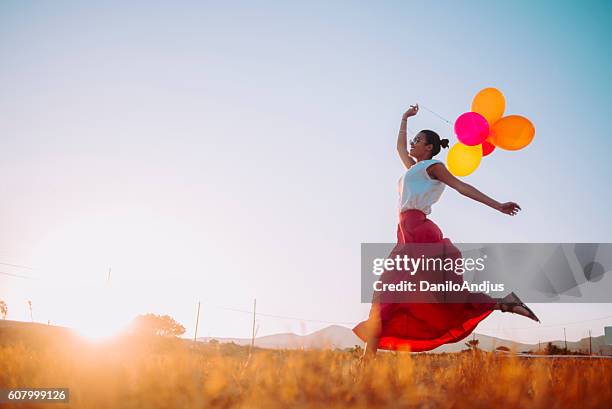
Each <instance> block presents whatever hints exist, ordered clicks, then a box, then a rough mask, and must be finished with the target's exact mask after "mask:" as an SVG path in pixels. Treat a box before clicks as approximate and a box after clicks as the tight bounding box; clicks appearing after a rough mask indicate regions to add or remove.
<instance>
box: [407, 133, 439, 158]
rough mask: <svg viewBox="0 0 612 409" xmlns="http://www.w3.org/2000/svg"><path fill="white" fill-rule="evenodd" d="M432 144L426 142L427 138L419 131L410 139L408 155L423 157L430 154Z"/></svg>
mask: <svg viewBox="0 0 612 409" xmlns="http://www.w3.org/2000/svg"><path fill="white" fill-rule="evenodd" d="M432 149H433V145H432V144H428V143H427V139H426V138H425V135H424V134H423V133H422V132H419V133H418V134H416V135H415V136H414V138H412V140H411V141H410V156H412V157H415V158H419V159H420V158H424V157H429V156H431V150H432Z"/></svg>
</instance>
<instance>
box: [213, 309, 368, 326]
mask: <svg viewBox="0 0 612 409" xmlns="http://www.w3.org/2000/svg"><path fill="white" fill-rule="evenodd" d="M214 307H215V308H218V309H220V310H226V311H234V312H241V313H244V314H253V311H249V310H241V309H239V308H230V307H222V306H219V305H215V306H214ZM257 316H263V317H269V318H278V319H285V320H294V321H304V322H317V323H321V324H340V325H355V324H357V322H349V321H345V322H338V321H324V320H315V319H309V318H301V317H290V316H286V315H276V314H266V313H263V312H258V313H257Z"/></svg>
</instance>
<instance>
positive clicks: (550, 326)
mask: <svg viewBox="0 0 612 409" xmlns="http://www.w3.org/2000/svg"><path fill="white" fill-rule="evenodd" d="M609 318H612V315H607V316H605V317H601V318H593V319H589V320H582V321H574V322H565V323H561V324H551V325H538V326H535V327H520V328H486V327H485V328H480V329H481V330H485V331H498V330H504V331H505V330H513V331H514V330H522V329H531V330H533V329H539V328H557V327H563V326H565V325H575V324H584V323H585V322H593V321H601V320H605V319H609Z"/></svg>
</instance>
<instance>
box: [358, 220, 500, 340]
mask: <svg viewBox="0 0 612 409" xmlns="http://www.w3.org/2000/svg"><path fill="white" fill-rule="evenodd" d="M397 243H398V245H401V244H406V243H436V246H435V247H437V248H438V250H439V253H444V254H454V255H455V256H456V255H459V256H461V252H460V251H459V249H457V247H455V246H454V245H453V244H452V242H451V241H450V240H449V239H448V238H444V237H443V235H442V231H441V230H440V229H439V228H438V226H437V225H436V224H435V223H434V222H432V221H431V220H429V219H428V218H427V216H426V215H425V213H423V212H421V211H420V210H416V209H410V210H406V211H404V212H402V213H401V214H400V221H399V224H398V227H397ZM453 275H454V274H453ZM466 300H467V301H468V302H462V303H439V302H438V303H405V302H400V303H397V302H393V303H385V302H384V300H382V301H380V302H377V303H376V304H377V305H378V307H379V309H378V311H379V314H380V315H379V317H380V322H377V325H376V326H375V328H376V329H375V331H376V333H377V335H378V339H379V341H378V348H379V349H387V350H410V351H413V352H419V351H429V350H432V349H434V348H436V347H438V346H440V345H443V344H449V343H453V342H457V341H460V340H462V339H464V338H465V337H467V336H468V335H469V334H470V333H472V331H473V330H474V329H475V328H476V326H477V325H478V323H479V322H480V321H482V320H483V319H485V318H486V317H487V316H488V315H489V314H491V312H493V307H494V306H495V303H496V301H495V300H494V299H493V298H491V297H489V296H488V295H486V294H481V293H470V294H469V296H468V298H467V299H466ZM472 301H474V302H472ZM373 311H374V304H373ZM370 317H372V312H371V313H370ZM371 319H372V318H370V320H371ZM372 328H373V326H372V323H371V322H370V323H369V324H368V321H363V322H361V323H359V324H358V325H357V326H356V327H355V328H353V332H354V333H355V334H356V335H357V336H358V337H359V338H361V339H362V340H363V341H364V342H366V341H367V339H368V331H372Z"/></svg>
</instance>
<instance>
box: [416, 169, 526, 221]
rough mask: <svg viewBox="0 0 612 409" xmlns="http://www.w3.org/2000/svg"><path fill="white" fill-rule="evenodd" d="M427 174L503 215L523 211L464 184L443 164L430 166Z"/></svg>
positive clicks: (516, 205)
mask: <svg viewBox="0 0 612 409" xmlns="http://www.w3.org/2000/svg"><path fill="white" fill-rule="evenodd" d="M427 173H429V175H430V176H431V177H433V178H435V179H438V180H439V181H440V182H443V183H446V184H447V185H448V186H450V187H452V188H453V189H455V190H456V191H457V192H459V193H461V194H462V195H464V196H467V197H469V198H470V199H474V200H476V201H477V202H480V203H484V204H486V205H487V206H489V207H492V208H493V209H495V210H499V211H500V212H502V213H505V214H509V215H510V216H514V215H515V214H517V213H518V212H519V210H521V207H520V206H519V205H518V204H516V203H514V202H506V203H499V202H498V201H496V200H494V199H492V198H490V197H489V196H487V195H485V194H484V193H482V192H481V191H480V190H478V189H476V188H475V187H474V186H472V185H470V184H468V183H465V182H462V181H461V180H459V179H457V178H456V177H455V176H453V174H452V173H450V172H449V171H448V169H446V166H444V165H443V164H442V163H437V164H435V165H432V166H430V167H429V168H428V169H427Z"/></svg>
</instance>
